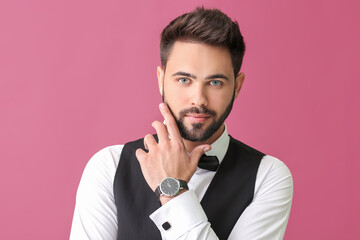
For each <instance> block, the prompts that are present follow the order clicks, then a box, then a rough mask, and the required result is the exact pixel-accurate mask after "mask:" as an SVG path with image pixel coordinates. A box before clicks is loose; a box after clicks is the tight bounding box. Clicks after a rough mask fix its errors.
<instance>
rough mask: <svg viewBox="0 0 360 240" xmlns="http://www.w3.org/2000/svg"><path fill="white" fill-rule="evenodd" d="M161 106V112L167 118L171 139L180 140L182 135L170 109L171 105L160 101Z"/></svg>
mask: <svg viewBox="0 0 360 240" xmlns="http://www.w3.org/2000/svg"><path fill="white" fill-rule="evenodd" d="M159 107H160V112H161V114H162V115H163V117H164V119H165V123H166V127H167V130H168V133H169V135H170V139H178V140H180V139H181V135H180V132H179V129H178V127H177V125H176V122H175V119H174V117H173V115H172V114H171V112H170V110H169V107H168V106H167V105H166V104H165V103H160V105H159Z"/></svg>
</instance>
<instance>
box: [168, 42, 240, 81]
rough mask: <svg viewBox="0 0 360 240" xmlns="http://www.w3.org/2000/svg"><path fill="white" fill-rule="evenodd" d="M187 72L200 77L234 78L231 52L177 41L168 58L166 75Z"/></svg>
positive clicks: (202, 44)
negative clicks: (218, 76)
mask: <svg viewBox="0 0 360 240" xmlns="http://www.w3.org/2000/svg"><path fill="white" fill-rule="evenodd" d="M177 71H186V72H190V73H193V74H196V75H198V76H200V77H204V76H206V75H211V74H220V73H221V74H224V75H226V76H227V77H228V78H229V79H230V78H231V79H232V78H233V67H232V62H231V56H230V52H229V51H228V50H227V49H226V48H224V47H218V46H212V45H208V44H204V43H194V42H182V41H176V42H175V43H174V46H173V48H172V50H171V52H170V55H169V57H168V61H167V64H166V72H167V73H166V75H168V74H170V75H171V74H172V73H174V72H177Z"/></svg>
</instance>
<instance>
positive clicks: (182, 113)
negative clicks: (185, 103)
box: [179, 107, 216, 118]
mask: <svg viewBox="0 0 360 240" xmlns="http://www.w3.org/2000/svg"><path fill="white" fill-rule="evenodd" d="M189 113H198V114H200V113H202V114H206V115H210V116H212V117H216V112H215V111H213V110H210V109H208V108H206V107H200V108H198V107H191V108H188V109H184V110H182V111H180V113H179V117H180V118H182V117H184V116H185V115H187V114H189Z"/></svg>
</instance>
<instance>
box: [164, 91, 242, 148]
mask: <svg viewBox="0 0 360 240" xmlns="http://www.w3.org/2000/svg"><path fill="white" fill-rule="evenodd" d="M163 93H164V92H163ZM234 99H235V91H234V94H233V97H232V99H231V101H230V103H229V104H228V105H227V107H226V108H225V111H224V112H223V113H222V114H221V115H220V116H219V117H217V113H216V112H215V111H213V110H210V109H208V108H206V107H204V106H202V107H200V108H199V107H191V108H187V109H184V110H181V111H180V112H179V117H176V115H175V114H174V112H173V111H172V110H171V107H170V105H169V104H168V103H167V102H166V99H165V94H163V102H164V103H166V104H167V105H168V107H169V109H170V112H171V114H172V115H173V117H174V119H175V122H176V125H177V126H178V128H179V131H180V134H181V137H182V138H184V139H186V140H188V141H192V142H204V141H206V140H208V139H209V138H210V137H211V136H212V135H214V134H215V132H216V131H217V130H218V129H219V128H220V127H221V126H222V124H223V123H224V121H225V119H226V118H227V117H228V116H229V114H230V112H231V109H232V107H233V103H234ZM189 113H197V114H199V113H201V114H206V115H209V116H210V118H212V119H213V120H212V122H211V123H210V125H209V126H208V127H206V128H205V129H202V127H203V125H204V124H203V123H192V124H191V128H187V127H186V126H185V124H184V119H185V116H186V115H187V114H189Z"/></svg>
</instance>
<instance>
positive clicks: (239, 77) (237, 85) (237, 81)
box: [235, 72, 245, 98]
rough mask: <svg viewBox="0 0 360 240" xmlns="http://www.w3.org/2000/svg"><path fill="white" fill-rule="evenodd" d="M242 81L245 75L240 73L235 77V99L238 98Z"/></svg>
mask: <svg viewBox="0 0 360 240" xmlns="http://www.w3.org/2000/svg"><path fill="white" fill-rule="evenodd" d="M244 81H245V73H243V72H241V73H239V74H238V75H237V77H236V79H235V98H237V97H238V96H239V93H240V90H241V87H242V85H243V83H244Z"/></svg>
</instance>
